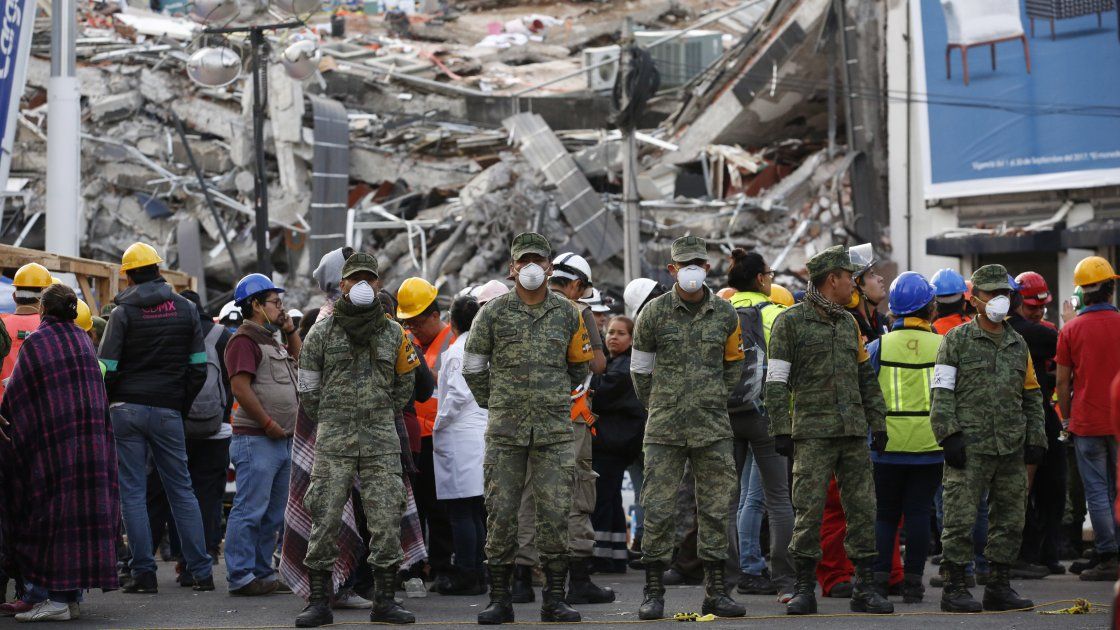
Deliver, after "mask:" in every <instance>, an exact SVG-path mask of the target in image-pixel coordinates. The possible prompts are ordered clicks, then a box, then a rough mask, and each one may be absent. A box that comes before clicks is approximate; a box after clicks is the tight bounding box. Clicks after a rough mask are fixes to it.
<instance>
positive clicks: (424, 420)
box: [415, 324, 458, 437]
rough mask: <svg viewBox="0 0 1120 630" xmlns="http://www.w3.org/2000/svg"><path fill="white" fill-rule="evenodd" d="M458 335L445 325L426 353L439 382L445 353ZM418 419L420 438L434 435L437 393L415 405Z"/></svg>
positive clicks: (426, 360)
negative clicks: (440, 368) (440, 367)
mask: <svg viewBox="0 0 1120 630" xmlns="http://www.w3.org/2000/svg"><path fill="white" fill-rule="evenodd" d="M457 336H458V335H454V334H452V333H451V325H450V324H444V326H443V330H441V331H439V334H438V335H436V337H435V339H432V343H431V345H429V346H428V349H427V350H425V351H424V362H425V363H427V364H428V367H429V368H431V370H432V377H433V378H434V379H436V381H437V382H438V380H439V366H440V365H441V363H442V360H443V353H444V352H446V351H447V349H448V348H449V347H450V346H451V344H453V343H455V339H456V337H457ZM415 406H416V418H417V419H418V420H419V421H420V437H428V436H430V435H431V434H432V427H434V426H435V424H436V412H437V411H439V401H438V400H437V397H436V395H435V393H434V392H433V393H432V397H431V398H429V399H428V400H425V401H424V402H417V403H415Z"/></svg>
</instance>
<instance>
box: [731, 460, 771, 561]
mask: <svg viewBox="0 0 1120 630" xmlns="http://www.w3.org/2000/svg"><path fill="white" fill-rule="evenodd" d="M765 505H766V503H765V499H764V495H763V492H762V473H760V472H759V471H758V460H756V459H755V458H754V457H753V456H752V455H751V453H750V452H748V453H747V458H746V460H744V461H743V475H742V477H741V478H740V480H739V511H738V516H737V519H736V524H737V525H738V529H739V570H740V571H742V572H743V573H745V574H747V575H762V571H763V570H764V569H765V568H766V561H765V560H764V559H763V557H762V548H761V546H760V545H759V542H758V541H759V536H760V535H761V533H762V513H763V507H764V506H765Z"/></svg>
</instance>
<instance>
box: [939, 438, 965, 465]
mask: <svg viewBox="0 0 1120 630" xmlns="http://www.w3.org/2000/svg"><path fill="white" fill-rule="evenodd" d="M941 448H943V449H945V463H946V464H948V465H949V466H950V467H952V468H956V469H957V470H963V469H964V462H965V456H964V434H963V433H961V432H960V431H958V432H956V433H954V434H952V435H950V436H949V437H947V438H945V439H944V440H941Z"/></svg>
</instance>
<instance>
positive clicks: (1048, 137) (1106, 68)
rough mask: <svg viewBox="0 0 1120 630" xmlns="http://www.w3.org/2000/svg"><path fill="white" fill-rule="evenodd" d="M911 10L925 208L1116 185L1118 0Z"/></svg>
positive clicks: (924, 1)
mask: <svg viewBox="0 0 1120 630" xmlns="http://www.w3.org/2000/svg"><path fill="white" fill-rule="evenodd" d="M912 6H913V8H912V18H913V29H912V30H913V34H914V55H913V58H914V64H915V66H914V78H915V81H914V85H915V88H914V93H913V94H911V95H910V97H911V98H912V99H913V100H914V101H915V102H916V103H917V115H918V117H919V118H918V120H919V123H920V135H921V140H922V143H923V148H924V152H925V155H924V156H923V163H924V164H923V166H924V170H925V187H924V192H925V197H926V198H927V199H937V198H946V197H963V196H971V195H988V194H999V193H1009V192H1024V191H1036V190H1055V189H1074V188H1089V187H1095V186H1107V185H1112V184H1118V183H1120V78H1118V77H1120V74H1118V69H1120V41H1117V12H1116V9H1115V4H1114V1H1113V0H1077V2H1072V1H1068V0H1067V1H1062V2H1033V1H1031V0H1027V1H1026V2H1019V1H1018V0H984V1H983V2H981V1H979V0H920V2H917V3H915V4H914V5H912ZM1098 11H1099V12H1100V13H1098ZM1048 14H1057V15H1055V17H1056V18H1057V19H1056V20H1055V21H1054V22H1053V24H1054V35H1053V37H1051V33H1050V25H1051V20H1050V17H1049V15H1048ZM1032 16H1033V18H1034V21H1035V25H1034V27H1033V28H1032V25H1031V19H1032ZM1098 21H1099V25H1098ZM1034 28H1037V36H1032V30H1034ZM957 41H964V42H966V43H970V44H972V45H971V46H970V48H969V49H968V76H967V83H966V81H965V73H964V68H963V67H962V51H961V49H960V48H958V47H955V46H952V44H953V43H954V42H957ZM901 96H902V95H901V94H899V95H891V97H892V98H897V97H901Z"/></svg>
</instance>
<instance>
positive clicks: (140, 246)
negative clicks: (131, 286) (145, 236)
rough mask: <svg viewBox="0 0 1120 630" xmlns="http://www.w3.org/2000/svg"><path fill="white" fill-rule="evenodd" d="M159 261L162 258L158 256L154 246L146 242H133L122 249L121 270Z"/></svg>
mask: <svg viewBox="0 0 1120 630" xmlns="http://www.w3.org/2000/svg"><path fill="white" fill-rule="evenodd" d="M161 262H163V259H162V258H160V257H159V253H157V252H156V248H154V247H152V246H151V245H148V244H147V243H133V244H132V245H129V246H128V249H126V250H124V256H121V272H122V273H123V272H125V271H131V270H133V269H139V268H140V267H147V266H148V265H158V264H159V263H161Z"/></svg>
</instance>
